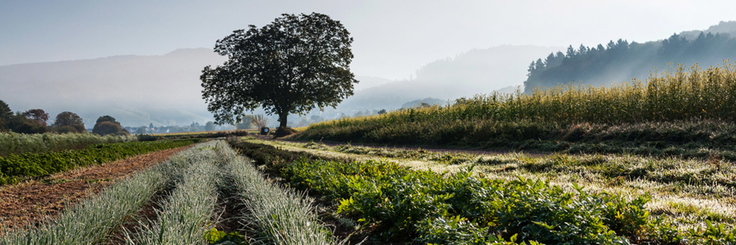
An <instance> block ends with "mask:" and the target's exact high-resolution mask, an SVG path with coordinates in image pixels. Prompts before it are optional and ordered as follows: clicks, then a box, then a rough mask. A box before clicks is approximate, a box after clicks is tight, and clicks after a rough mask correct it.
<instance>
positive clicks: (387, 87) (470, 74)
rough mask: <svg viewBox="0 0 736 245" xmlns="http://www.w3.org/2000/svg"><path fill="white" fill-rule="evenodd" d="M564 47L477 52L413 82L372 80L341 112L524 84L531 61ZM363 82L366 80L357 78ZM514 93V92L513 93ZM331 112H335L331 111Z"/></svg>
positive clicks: (426, 69) (432, 66)
mask: <svg viewBox="0 0 736 245" xmlns="http://www.w3.org/2000/svg"><path fill="white" fill-rule="evenodd" d="M559 49H560V47H540V46H531V45H526V46H511V45H505V46H499V47H493V48H487V49H474V50H470V51H468V52H465V53H462V54H458V55H457V56H455V57H452V58H445V59H439V60H436V61H433V62H431V63H429V64H427V65H425V66H423V67H421V68H419V69H418V70H417V71H416V77H415V78H412V79H409V80H400V81H390V80H385V79H383V80H380V79H379V80H377V79H376V78H370V80H368V81H369V82H368V83H367V84H379V85H376V86H363V87H360V88H359V86H362V84H358V85H359V86H356V92H355V95H354V96H352V97H350V98H348V99H346V100H345V101H344V102H343V103H342V104H340V106H338V108H337V111H342V112H344V113H347V114H348V115H352V113H354V112H355V111H364V110H379V109H386V110H393V109H398V108H401V107H402V106H403V104H404V103H406V102H407V101H413V100H420V99H423V98H427V97H432V98H437V99H439V100H441V101H443V102H444V101H447V100H455V99H457V98H461V97H473V96H474V95H476V94H479V93H484V94H490V93H492V92H493V91H495V90H499V89H506V88H508V87H510V86H511V87H513V88H514V89H515V88H516V86H519V85H522V83H523V81H524V79H525V78H526V77H525V74H526V71H525V67H526V65H527V63H528V61H529V59H534V58H536V57H539V56H541V55H544V54H547V53H549V52H552V51H555V50H559ZM357 79H358V80H359V81H361V83H363V79H365V77H358V78H357ZM512 91H513V90H512ZM328 111H331V110H328Z"/></svg>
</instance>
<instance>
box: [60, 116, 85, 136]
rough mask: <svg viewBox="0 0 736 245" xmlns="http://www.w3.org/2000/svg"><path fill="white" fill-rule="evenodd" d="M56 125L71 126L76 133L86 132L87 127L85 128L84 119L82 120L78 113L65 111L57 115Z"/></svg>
mask: <svg viewBox="0 0 736 245" xmlns="http://www.w3.org/2000/svg"><path fill="white" fill-rule="evenodd" d="M54 127H58V128H62V127H70V128H72V129H73V130H74V132H76V133H85V132H87V129H85V128H84V120H82V118H81V117H79V115H77V113H74V112H70V111H65V112H62V113H59V114H57V115H56V121H54Z"/></svg>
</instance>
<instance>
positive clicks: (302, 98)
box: [200, 13, 358, 128]
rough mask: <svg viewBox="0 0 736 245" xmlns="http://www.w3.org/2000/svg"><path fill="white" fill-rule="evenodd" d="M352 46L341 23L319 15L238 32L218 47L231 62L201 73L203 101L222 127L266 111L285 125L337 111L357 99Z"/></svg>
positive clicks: (285, 19) (287, 16)
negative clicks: (304, 116)
mask: <svg viewBox="0 0 736 245" xmlns="http://www.w3.org/2000/svg"><path fill="white" fill-rule="evenodd" d="M352 42H353V38H351V37H350V33H349V32H348V31H347V30H346V29H345V27H343V25H342V24H341V23H340V22H339V21H336V20H332V19H331V18H330V17H329V16H327V15H324V14H319V13H312V14H309V15H305V14H300V15H290V14H283V15H282V16H281V17H279V18H276V19H275V20H274V21H273V23H270V24H268V25H265V26H263V27H261V28H257V27H256V26H254V25H250V26H249V29H248V30H236V31H234V32H233V34H231V35H229V36H227V37H225V38H224V39H222V40H218V41H217V44H216V45H215V52H217V53H219V54H220V55H224V56H227V57H228V60H227V61H226V62H225V63H224V64H223V65H222V66H217V67H216V68H212V67H210V66H207V67H205V68H204V70H203V71H202V76H201V77H200V79H201V80H202V87H203V88H204V89H203V90H202V98H204V99H205V101H206V102H207V104H208V107H207V109H208V110H209V111H210V112H212V113H213V114H214V116H215V119H216V121H217V123H218V124H226V123H227V124H233V123H237V122H240V121H241V119H242V115H244V111H246V110H250V111H252V110H254V109H256V108H258V107H262V108H263V109H264V110H265V111H266V113H268V114H271V115H273V114H276V115H278V116H279V122H280V127H282V128H283V127H286V117H287V116H288V115H289V113H295V114H305V113H307V112H309V111H311V110H312V109H315V108H319V109H320V110H321V109H323V108H325V107H327V106H331V107H337V104H338V103H340V102H342V100H343V99H345V98H347V97H348V96H351V95H353V84H354V83H358V81H357V80H355V75H353V73H352V72H351V71H350V62H351V61H352V59H353V53H352V51H351V50H350V45H351V43H352Z"/></svg>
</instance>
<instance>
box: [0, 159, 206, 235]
mask: <svg viewBox="0 0 736 245" xmlns="http://www.w3.org/2000/svg"><path fill="white" fill-rule="evenodd" d="M193 153H194V152H193V150H188V151H184V152H181V153H178V154H177V155H175V156H174V157H172V159H170V160H169V161H166V162H164V163H161V164H157V165H155V166H152V167H150V168H148V169H145V170H143V171H141V172H138V173H134V174H132V176H130V178H127V179H124V180H121V181H117V182H115V183H113V184H112V185H111V186H110V187H108V188H105V189H104V190H102V191H101V192H100V193H98V194H96V195H92V196H91V197H90V198H88V199H85V200H82V201H81V202H80V203H79V204H78V205H72V206H67V207H66V208H64V210H63V211H62V213H61V214H60V215H59V217H57V218H55V219H53V220H47V221H44V222H41V223H40V224H37V225H35V226H33V227H32V228H29V229H11V230H6V229H5V228H3V229H2V233H3V236H2V237H0V244H69V245H72V244H107V243H109V238H110V237H109V235H110V234H111V233H112V232H113V231H114V230H115V229H118V228H120V227H121V226H122V225H124V224H126V223H127V222H129V221H130V218H131V217H132V215H134V214H136V213H138V212H139V211H140V210H141V208H143V206H145V205H146V204H147V203H150V201H151V198H152V197H153V196H154V195H155V193H158V192H161V191H163V190H165V189H166V187H167V186H168V185H169V184H171V183H173V182H175V181H176V180H175V179H176V176H174V174H172V173H175V172H177V170H178V169H182V168H186V167H188V165H187V164H182V162H183V161H182V159H186V158H195V157H196V155H195V154H193ZM183 156H184V157H183Z"/></svg>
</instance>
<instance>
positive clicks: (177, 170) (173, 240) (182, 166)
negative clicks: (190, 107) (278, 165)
mask: <svg viewBox="0 0 736 245" xmlns="http://www.w3.org/2000/svg"><path fill="white" fill-rule="evenodd" d="M226 193H231V194H232V195H227V194H226ZM157 195H163V197H164V198H163V200H162V201H160V203H159V206H160V209H159V210H157V211H156V212H155V215H153V217H151V216H146V217H143V216H137V215H138V214H139V213H140V212H141V210H142V209H143V208H144V206H146V205H152V203H151V202H152V201H151V200H153V198H154V196H157ZM230 198H233V199H236V200H237V202H238V203H240V205H238V206H239V207H242V208H241V209H240V210H238V211H239V212H237V215H236V216H235V217H234V218H235V219H237V223H242V224H247V225H248V227H251V229H249V230H248V232H249V233H248V234H247V235H248V236H244V235H243V234H239V233H230V234H222V232H218V231H217V230H214V229H213V228H214V226H215V224H218V223H219V222H221V221H222V220H220V216H219V215H220V213H219V211H218V210H217V208H216V207H217V205H218V204H219V203H222V202H223V200H225V199H230ZM129 222H135V225H134V226H124V225H125V224H126V223H129ZM124 227H126V228H124ZM130 227H132V228H130ZM109 243H112V244H116V243H118V244H122V243H125V244H203V243H217V244H253V243H257V244H333V243H334V242H333V241H332V240H331V236H330V233H329V230H327V229H325V228H324V227H322V226H321V225H320V222H319V220H318V219H317V217H316V215H315V214H314V212H313V207H312V206H310V202H309V200H307V199H304V195H303V194H300V193H296V192H292V191H288V190H283V189H281V188H280V187H279V186H278V185H276V184H273V183H272V182H270V181H268V180H266V179H264V178H263V177H262V176H261V175H260V173H259V172H258V170H257V169H256V168H255V167H254V166H253V165H252V164H251V163H250V162H249V161H248V160H246V159H244V158H243V157H241V156H238V155H237V153H236V152H235V151H233V150H232V148H230V147H229V146H228V145H227V144H226V143H225V142H223V141H210V142H206V143H201V144H198V145H196V146H195V147H192V148H191V149H189V150H186V151H183V152H180V153H178V154H177V155H175V156H173V157H172V158H171V159H169V160H168V161H166V162H164V163H161V164H158V165H155V166H153V167H151V168H149V169H147V170H144V171H142V172H139V173H136V174H134V175H133V176H131V177H130V178H128V179H126V180H124V181H121V182H118V183H115V184H113V185H112V186H111V187H109V188H108V189H106V190H105V191H103V192H102V193H101V194H99V195H96V196H95V197H93V198H90V199H88V200H86V201H84V202H82V203H80V204H78V205H77V206H75V207H71V208H68V209H67V210H66V211H65V212H64V213H63V214H62V215H61V216H60V217H59V218H57V219H55V220H54V221H49V222H46V223H43V224H40V225H38V227H37V228H32V229H31V230H27V231H26V230H5V231H3V235H2V237H0V244H109Z"/></svg>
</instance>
